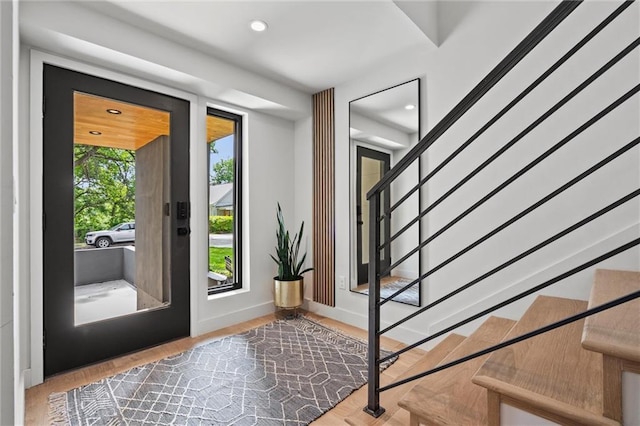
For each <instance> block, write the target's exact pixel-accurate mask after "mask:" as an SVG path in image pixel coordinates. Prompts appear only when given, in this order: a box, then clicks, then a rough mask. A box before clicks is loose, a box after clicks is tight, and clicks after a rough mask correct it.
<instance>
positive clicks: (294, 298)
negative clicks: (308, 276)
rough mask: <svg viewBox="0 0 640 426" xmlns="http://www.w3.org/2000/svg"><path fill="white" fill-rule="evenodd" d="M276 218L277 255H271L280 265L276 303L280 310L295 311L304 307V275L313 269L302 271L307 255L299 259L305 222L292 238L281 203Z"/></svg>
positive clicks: (276, 286)
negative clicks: (285, 222) (286, 225)
mask: <svg viewBox="0 0 640 426" xmlns="http://www.w3.org/2000/svg"><path fill="white" fill-rule="evenodd" d="M276 217H277V219H278V229H277V230H276V241H277V245H276V255H275V256H274V255H271V258H272V259H273V260H274V262H276V264H277V265H278V275H276V276H275V277H273V284H274V287H273V289H274V291H273V294H274V303H275V305H276V307H278V308H283V309H295V308H298V307H300V306H302V302H303V297H304V278H303V277H302V274H304V273H305V272H307V271H310V270H312V269H313V268H306V269H302V267H303V265H304V261H305V259H306V257H307V253H304V254H303V255H302V257H300V258H298V256H299V251H300V243H301V242H302V235H303V232H304V221H303V222H302V225H300V231H299V232H298V233H297V234H295V235H294V236H293V238H291V237H290V235H289V231H287V229H286V228H285V226H284V217H283V215H282V209H281V208H280V203H278V210H277V212H276Z"/></svg>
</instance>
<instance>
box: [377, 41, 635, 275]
mask: <svg viewBox="0 0 640 426" xmlns="http://www.w3.org/2000/svg"><path fill="white" fill-rule="evenodd" d="M638 46H640V37H639V38H637V39H635V40H634V41H633V42H631V43H630V44H629V45H628V46H627V47H625V48H624V49H622V51H620V52H619V53H618V54H617V55H615V56H614V57H613V58H611V60H609V61H608V62H607V63H606V64H604V65H603V66H602V67H600V68H599V69H598V70H597V71H596V72H594V73H593V74H591V75H590V76H589V77H587V78H586V79H585V80H584V81H583V82H582V83H580V84H579V85H578V86H577V87H576V88H575V89H573V90H572V91H571V92H569V94H567V95H566V96H565V97H563V98H562V99H560V100H559V101H558V102H556V103H555V104H554V105H553V106H552V107H551V108H549V109H548V110H547V111H546V112H544V113H543V114H542V115H541V116H539V117H538V118H537V119H535V120H534V121H533V122H532V123H531V124H529V125H528V126H527V127H526V128H525V129H524V130H522V131H521V132H520V133H518V134H517V135H516V136H515V137H514V138H513V139H511V140H510V141H509V142H507V143H506V144H505V145H504V146H502V147H501V148H500V149H499V150H498V151H496V152H495V153H494V154H493V155H491V156H490V157H489V158H487V159H486V160H485V161H484V162H483V163H482V164H480V165H479V166H478V167H476V168H475V169H473V170H472V171H471V172H470V173H468V174H467V175H466V176H465V177H464V178H462V179H460V181H459V182H457V183H456V184H455V185H454V186H453V187H451V188H450V189H449V190H448V191H447V192H445V193H444V194H443V195H442V196H440V197H439V198H438V199H437V200H435V201H433V202H432V203H430V204H429V206H428V207H427V208H426V209H424V210H423V211H421V212H420V214H419V215H418V216H416V217H415V218H414V219H412V220H411V221H409V222H408V223H407V224H406V225H405V226H404V227H402V228H401V229H400V230H399V231H398V232H396V233H395V234H394V235H392V236H391V237H390V238H389V240H388V241H385V243H383V244H382V245H380V247H379V248H380V249H381V250H382V249H383V248H385V247H386V246H387V245H388V244H390V243H391V242H392V241H394V240H395V239H396V238H397V237H399V236H400V235H401V234H403V233H404V232H405V231H407V230H408V229H409V228H411V226H413V225H414V224H415V223H417V222H418V221H419V220H420V219H422V218H423V217H424V216H426V215H427V213H429V212H430V211H432V210H433V209H434V208H435V207H436V206H438V205H440V203H442V202H443V201H444V200H446V199H447V198H449V196H451V194H453V193H454V192H456V191H457V190H458V189H460V188H461V187H462V186H463V185H464V184H465V183H467V182H469V181H470V180H471V179H472V178H473V177H474V176H476V175H477V174H478V173H480V172H481V171H482V170H483V169H485V168H486V167H487V166H488V165H489V164H491V163H492V162H494V161H495V160H496V159H497V158H498V157H500V156H501V155H502V154H504V153H505V152H506V151H508V150H509V149H510V148H512V147H513V146H514V145H515V144H516V143H518V142H519V141H520V140H522V138H524V137H525V136H526V135H527V134H529V133H530V132H531V131H532V130H533V129H535V128H536V127H538V126H539V125H540V124H541V123H543V122H544V121H545V120H546V119H548V118H549V117H550V116H551V115H553V114H554V113H555V112H556V111H558V110H559V109H560V108H561V107H563V106H564V105H566V104H567V103H568V102H569V101H570V100H571V99H573V98H574V97H575V96H577V95H578V94H579V93H580V92H582V91H583V90H584V89H586V88H587V87H589V86H590V85H591V84H592V83H593V82H594V81H596V80H597V79H598V78H599V77H601V76H602V75H603V74H604V73H605V72H607V71H608V70H609V69H610V68H611V67H613V66H614V65H615V64H617V63H618V62H620V61H621V60H622V59H623V58H624V57H625V56H627V55H628V54H629V53H631V52H632V51H633V50H634V49H635V48H636V47H638ZM489 198H490V197H489ZM480 204H482V203H480ZM474 209H475V208H474ZM416 251H417V250H415V251H413V252H412V253H411V254H409V255H408V256H411V255H413V253H415V252H416ZM408 256H407V257H408ZM404 260H406V258H405V259H403V261H404ZM396 263H398V262H396ZM400 263H402V262H400ZM395 266H397V264H396V265H393V267H395ZM390 269H393V268H389V270H390ZM387 272H388V271H387Z"/></svg>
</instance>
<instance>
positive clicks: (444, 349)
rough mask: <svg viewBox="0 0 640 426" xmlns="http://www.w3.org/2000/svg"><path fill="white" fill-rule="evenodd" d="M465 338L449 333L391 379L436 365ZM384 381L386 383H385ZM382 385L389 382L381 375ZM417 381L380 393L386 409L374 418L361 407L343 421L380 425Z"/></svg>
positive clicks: (396, 409)
mask: <svg viewBox="0 0 640 426" xmlns="http://www.w3.org/2000/svg"><path fill="white" fill-rule="evenodd" d="M464 340H465V337H464V336H460V335H459V334H450V335H448V336H447V337H446V338H445V339H443V340H442V341H441V342H440V343H438V344H437V345H436V346H434V347H433V349H431V350H430V351H429V352H427V353H426V354H425V355H424V356H423V357H421V358H420V359H419V360H418V361H416V362H415V363H414V364H413V365H412V366H411V367H409V368H408V369H407V370H406V371H405V372H404V373H402V374H401V375H399V376H398V377H396V378H395V379H394V380H393V381H394V382H396V381H398V380H402V379H405V378H407V377H410V376H413V375H416V374H418V373H421V372H423V371H426V370H429V369H430V368H433V367H435V366H436V365H438V363H439V362H440V361H442V360H443V359H444V358H445V357H446V356H447V355H448V354H449V353H450V352H451V351H452V350H454V349H455V348H456V347H457V346H458V345H459V344H460V343H461V342H463V341H464ZM385 382H386V383H385ZM381 383H382V386H384V385H385V384H388V383H391V382H390V380H384V379H383V378H382V377H381ZM416 383H417V382H410V383H406V384H404V385H401V386H398V387H395V388H393V389H389V390H388V391H385V392H382V393H381V394H380V405H381V406H382V407H384V408H385V409H386V411H385V412H384V414H383V415H382V416H380V417H378V418H377V419H374V418H373V417H371V416H370V415H369V414H367V413H365V412H364V411H363V410H362V408H360V409H358V410H357V411H355V412H354V413H353V414H351V415H350V416H349V417H347V418H346V419H345V421H346V422H347V423H348V424H350V425H353V426H358V425H363V426H364V425H367V426H373V425H382V424H386V423H388V421H389V420H390V419H391V417H393V416H394V414H395V413H396V411H398V400H399V399H400V398H401V397H402V396H403V395H404V394H405V393H407V391H408V390H410V389H411V388H412V387H413V386H415V384H416Z"/></svg>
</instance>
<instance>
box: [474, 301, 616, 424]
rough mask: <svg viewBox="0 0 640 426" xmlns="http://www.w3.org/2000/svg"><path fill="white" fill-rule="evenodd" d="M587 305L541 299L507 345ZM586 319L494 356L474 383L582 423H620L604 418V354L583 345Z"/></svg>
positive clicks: (510, 336) (507, 337)
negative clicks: (583, 330) (582, 339)
mask: <svg viewBox="0 0 640 426" xmlns="http://www.w3.org/2000/svg"><path fill="white" fill-rule="evenodd" d="M586 307H587V302H585V301H579V300H571V299H563V298H557V297H548V296H539V297H538V298H537V299H536V300H535V301H534V302H533V304H532V305H531V306H530V307H529V309H528V310H527V311H526V312H525V314H524V315H523V316H522V318H521V319H520V321H518V323H517V324H516V326H515V327H513V329H512V330H511V331H510V332H509V334H508V335H507V336H506V338H505V340H507V339H511V338H514V337H517V336H520V335H522V334H524V333H526V332H528V331H532V330H534V329H537V328H540V327H541V326H544V325H547V324H549V323H552V322H555V321H558V320H561V319H563V318H566V317H568V316H571V315H574V314H577V313H579V312H582V311H584V310H585V309H586ZM583 326H584V320H581V321H576V322H573V323H571V324H568V325H566V326H564V327H560V328H557V329H555V330H553V331H550V332H547V333H544V334H541V335H539V336H536V337H533V338H531V339H528V340H525V341H522V342H520V343H517V344H515V345H512V346H509V347H506V348H503V349H501V350H499V351H496V352H494V353H493V354H491V356H490V357H489V358H488V359H487V361H486V362H485V363H484V365H483V366H482V367H481V368H480V369H479V370H478V372H477V373H476V375H475V376H474V378H473V383H476V384H478V385H481V386H484V387H486V388H487V389H491V390H493V391H496V392H498V393H500V394H502V395H506V396H508V397H510V398H513V399H515V400H517V401H520V402H523V403H525V405H530V406H532V407H537V408H540V409H542V410H543V411H548V412H550V413H552V414H554V415H559V416H565V417H568V418H570V419H572V421H575V422H577V423H579V424H618V423H616V422H615V421H613V420H611V419H607V418H605V417H602V400H603V395H602V355H601V354H599V353H596V352H590V351H587V350H584V349H583V348H582V346H581V343H580V338H581V335H582V328H583Z"/></svg>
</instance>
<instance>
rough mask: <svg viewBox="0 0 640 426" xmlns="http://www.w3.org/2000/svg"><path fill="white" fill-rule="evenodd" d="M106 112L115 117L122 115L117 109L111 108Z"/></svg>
mask: <svg viewBox="0 0 640 426" xmlns="http://www.w3.org/2000/svg"><path fill="white" fill-rule="evenodd" d="M107 112H108V113H109V114H115V115H118V114H122V111H120V110H119V109H113V108H109V109H108V110H107Z"/></svg>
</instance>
